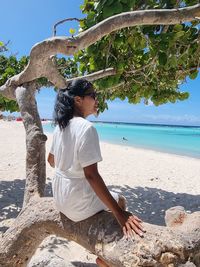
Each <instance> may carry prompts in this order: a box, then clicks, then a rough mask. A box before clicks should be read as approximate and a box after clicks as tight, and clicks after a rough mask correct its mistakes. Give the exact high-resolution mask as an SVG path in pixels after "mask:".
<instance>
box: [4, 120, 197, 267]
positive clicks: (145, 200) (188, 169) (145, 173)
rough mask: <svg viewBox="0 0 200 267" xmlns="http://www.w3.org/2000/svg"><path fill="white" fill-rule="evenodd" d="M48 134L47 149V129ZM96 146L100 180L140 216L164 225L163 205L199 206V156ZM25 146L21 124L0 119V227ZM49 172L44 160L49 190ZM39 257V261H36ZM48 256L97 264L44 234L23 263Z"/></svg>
mask: <svg viewBox="0 0 200 267" xmlns="http://www.w3.org/2000/svg"><path fill="white" fill-rule="evenodd" d="M47 136H48V140H47V152H48V151H49V148H50V145H51V140H52V134H47ZM101 151H102V156H103V161H102V162H100V163H99V172H100V174H101V175H102V177H103V179H104V181H105V183H106V184H107V185H108V187H109V188H110V189H112V190H113V191H116V192H119V193H121V194H123V195H124V196H125V197H126V199H127V203H128V209H129V210H130V211H132V212H133V213H134V214H137V215H138V216H139V217H140V218H141V219H143V220H144V221H146V222H149V223H153V224H158V225H164V213H165V210H166V209H168V208H170V207H173V206H179V205H180V206H183V207H185V209H186V210H187V211H188V212H191V211H197V210H200V179H199V177H200V159H195V158H190V157H185V156H179V155H174V154H167V153H161V152H157V151H152V150H144V149H138V148H133V147H128V146H119V145H112V144H108V143H101ZM25 152H26V148H25V130H24V127H23V124H22V123H21V122H13V121H11V122H5V121H0V159H1V162H0V207H1V211H0V232H1V233H3V232H5V231H6V229H7V228H8V227H9V226H10V225H11V224H12V222H13V220H14V218H15V217H16V216H17V214H18V213H19V211H20V209H21V206H22V201H23V193H24V186H25V157H26V155H25ZM53 172H54V170H53V169H52V168H51V167H50V166H48V165H47V188H46V195H51V178H52V176H53ZM77 248H78V256H77ZM42 259H43V263H42V264H43V265H42V264H40V265H37V264H38V262H41V261H42ZM44 259H46V263H45V260H44ZM48 261H49V262H51V263H49V265H48V264H47V263H48ZM53 261H54V262H55V265H56V261H57V262H59V261H60V262H61V261H62V262H63V264H64V263H65V262H66V264H67V262H69V261H71V262H72V263H73V265H72V266H85V267H86V266H88V267H94V266H96V265H95V256H94V255H92V254H90V253H89V252H87V251H86V250H85V249H84V248H81V247H80V246H79V245H77V244H75V243H74V242H70V241H68V240H65V239H62V238H56V237H55V236H50V237H49V238H47V239H46V240H44V242H43V243H42V244H41V245H40V247H39V248H38V250H37V252H36V254H35V256H34V257H33V258H32V260H31V262H30V263H29V265H28V266H29V267H33V266H40V267H41V266H53V265H52V262H53ZM57 266H61V264H60V265H59V264H57ZM62 266H63V267H64V266H69V265H62Z"/></svg>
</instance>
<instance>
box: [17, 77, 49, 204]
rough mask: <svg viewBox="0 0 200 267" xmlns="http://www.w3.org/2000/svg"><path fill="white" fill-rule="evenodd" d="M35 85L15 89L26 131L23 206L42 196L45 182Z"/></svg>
mask: <svg viewBox="0 0 200 267" xmlns="http://www.w3.org/2000/svg"><path fill="white" fill-rule="evenodd" d="M35 90H36V86H35V83H33V82H32V83H29V84H26V85H25V86H21V87H18V88H17V89H16V99H17V102H18V105H19V108H20V112H21V116H22V119H23V124H24V127H25V131H26V186H25V193H24V203H23V206H25V205H26V204H27V203H28V201H29V200H30V198H31V197H33V196H34V197H37V196H38V197H42V196H44V188H45V182H46V161H45V142H46V140H47V137H46V135H44V133H43V129H42V124H41V120H40V117H39V113H38V109H37V103H36V100H35Z"/></svg>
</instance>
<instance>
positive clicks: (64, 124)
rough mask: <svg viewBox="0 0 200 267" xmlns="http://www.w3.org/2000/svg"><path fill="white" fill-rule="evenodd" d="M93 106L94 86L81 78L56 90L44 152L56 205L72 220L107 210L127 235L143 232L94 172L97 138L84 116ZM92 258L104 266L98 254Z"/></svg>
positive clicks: (98, 154) (98, 158)
mask: <svg viewBox="0 0 200 267" xmlns="http://www.w3.org/2000/svg"><path fill="white" fill-rule="evenodd" d="M97 108H98V101H97V98H96V92H95V90H94V87H93V85H92V83H90V82H88V81H87V80H85V79H77V80H75V81H73V82H72V83H70V84H69V85H68V87H67V88H66V89H62V90H59V92H58V95H57V98H56V103H55V108H54V120H55V124H56V128H55V131H54V135H53V143H52V146H51V150H50V153H49V156H48V162H49V163H50V165H51V166H52V167H55V176H54V178H53V181H52V188H53V196H54V199H55V204H56V207H57V209H58V210H59V211H60V212H62V213H63V214H65V216H67V217H68V218H69V219H71V220H72V221H75V222H78V221H82V220H84V219H87V218H89V217H90V216H92V215H94V214H96V213H98V212H100V211H102V210H110V211H111V212H112V213H113V215H114V216H115V218H116V219H117V221H118V223H119V224H120V225H121V227H122V229H123V232H124V235H125V236H126V237H127V238H128V237H131V236H132V234H133V231H134V232H135V233H137V234H138V235H140V236H143V232H144V229H143V227H142V225H141V222H142V221H141V220H140V219H139V218H138V217H137V216H134V215H131V214H130V213H129V212H127V211H125V198H124V197H123V196H119V195H118V194H117V193H114V192H111V191H109V190H108V189H107V187H106V185H105V183H104V181H103V179H102V177H101V176H100V174H99V172H98V167H97V163H98V162H99V161H101V160H102V157H101V152H100V147H99V139H98V135H97V132H96V129H95V128H94V127H93V125H92V123H91V122H89V121H88V120H86V119H85V118H86V117H87V116H89V115H91V114H95V113H97ZM96 262H97V264H98V266H101V267H106V266H108V265H107V264H106V263H105V262H103V260H102V259H100V258H97V260H96Z"/></svg>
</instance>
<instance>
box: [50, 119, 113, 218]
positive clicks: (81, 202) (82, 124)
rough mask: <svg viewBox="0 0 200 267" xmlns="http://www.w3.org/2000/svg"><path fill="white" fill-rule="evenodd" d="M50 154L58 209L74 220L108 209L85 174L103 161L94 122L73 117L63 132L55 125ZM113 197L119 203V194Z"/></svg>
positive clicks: (53, 187)
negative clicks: (86, 168) (85, 171)
mask: <svg viewBox="0 0 200 267" xmlns="http://www.w3.org/2000/svg"><path fill="white" fill-rule="evenodd" d="M50 153H51V154H53V155H54V161H55V169H56V172H55V176H54V178H53V181H52V189H53V196H54V200H55V204H56V207H57V209H58V210H59V211H60V212H62V213H63V214H65V215H66V216H67V217H68V218H69V219H71V220H73V221H81V220H84V219H86V218H88V217H90V216H92V215H94V214H95V213H97V212H99V211H101V210H107V208H106V206H105V205H104V203H103V202H102V201H101V200H100V199H99V198H98V196H97V195H96V193H95V192H94V190H93V189H92V188H91V186H90V184H89V183H88V181H87V179H86V178H85V175H84V171H83V168H84V167H87V166H89V165H92V164H94V163H97V162H99V161H101V160H102V157H101V152H100V147H99V138H98V134H97V132H96V129H95V128H94V127H93V125H92V123H91V122H89V121H87V120H85V119H83V118H81V117H74V118H73V119H71V120H70V123H69V125H68V126H67V127H66V128H65V129H64V130H62V131H61V130H60V129H59V127H58V126H56V128H55V131H54V135H53V143H52V147H51V150H50ZM111 194H112V195H113V197H114V198H115V199H116V201H118V194H116V193H114V192H111Z"/></svg>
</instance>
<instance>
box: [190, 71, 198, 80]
mask: <svg viewBox="0 0 200 267" xmlns="http://www.w3.org/2000/svg"><path fill="white" fill-rule="evenodd" d="M197 75H198V70H195V71H193V72H191V73H190V74H189V77H190V79H192V80H194V79H196V77H197Z"/></svg>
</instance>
